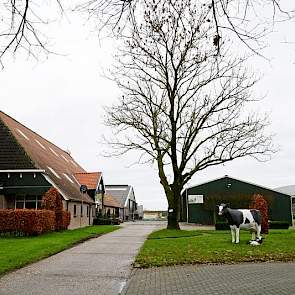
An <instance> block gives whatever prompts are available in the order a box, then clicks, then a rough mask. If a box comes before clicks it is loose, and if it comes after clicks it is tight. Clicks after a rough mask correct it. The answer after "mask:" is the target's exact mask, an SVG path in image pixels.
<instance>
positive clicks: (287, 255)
mask: <svg viewBox="0 0 295 295" xmlns="http://www.w3.org/2000/svg"><path fill="white" fill-rule="evenodd" d="M240 233H241V234H240V244H232V243H231V233H230V231H213V230H212V231H203V230H198V231H185V230H167V229H164V230H160V231H156V232H153V233H151V234H150V235H149V237H148V239H147V241H146V242H145V244H144V245H143V247H142V248H141V251H140V253H139V254H138V256H137V257H136V260H135V263H134V266H135V267H152V266H164V265H175V264H198V263H199V264H209V263H217V264H219V263H239V262H257V261H290V260H295V230H270V233H269V234H268V235H266V236H265V240H264V241H263V244H262V245H260V246H251V245H248V244H247V242H248V241H249V240H250V238H251V235H250V233H249V232H247V231H241V232H240Z"/></svg>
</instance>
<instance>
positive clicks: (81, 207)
mask: <svg viewBox="0 0 295 295" xmlns="http://www.w3.org/2000/svg"><path fill="white" fill-rule="evenodd" d="M81 217H83V204H81Z"/></svg>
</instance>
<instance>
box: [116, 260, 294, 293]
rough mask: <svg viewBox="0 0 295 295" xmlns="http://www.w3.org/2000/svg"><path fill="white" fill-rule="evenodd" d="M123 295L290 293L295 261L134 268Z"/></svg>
mask: <svg viewBox="0 0 295 295" xmlns="http://www.w3.org/2000/svg"><path fill="white" fill-rule="evenodd" d="M122 294H124V295H220V294H224V295H231V294H232V295H286V294H288V295H293V294H295V263H252V264H239V265H209V266H200V265H199V266H198V265H186V266H171V267H160V268H150V269H138V270H134V272H133V274H132V277H131V279H130V281H129V282H128V284H127V285H126V286H125V288H124V291H123V292H122Z"/></svg>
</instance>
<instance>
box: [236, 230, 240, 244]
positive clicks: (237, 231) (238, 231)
mask: <svg viewBox="0 0 295 295" xmlns="http://www.w3.org/2000/svg"><path fill="white" fill-rule="evenodd" d="M239 243H240V228H239V227H236V244H239Z"/></svg>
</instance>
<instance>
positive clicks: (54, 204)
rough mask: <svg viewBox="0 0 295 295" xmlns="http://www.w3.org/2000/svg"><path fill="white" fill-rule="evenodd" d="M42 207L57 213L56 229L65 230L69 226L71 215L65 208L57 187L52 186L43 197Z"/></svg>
mask: <svg viewBox="0 0 295 295" xmlns="http://www.w3.org/2000/svg"><path fill="white" fill-rule="evenodd" d="M42 208H44V209H47V210H51V211H53V212H54V213H55V230H56V231H59V230H65V229H67V228H68V226H69V224H70V221H71V215H70V212H68V211H65V210H63V204H62V198H61V195H60V193H59V192H58V191H57V189H56V188H54V187H52V188H51V189H49V191H48V192H46V193H45V195H44V196H43V198H42Z"/></svg>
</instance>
